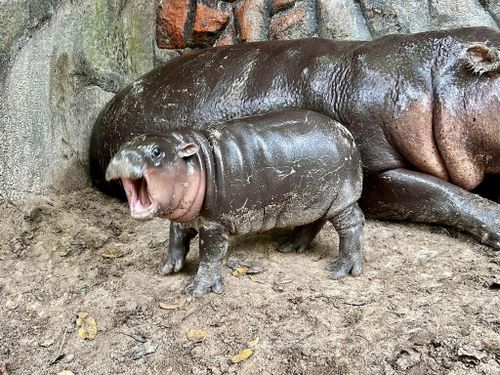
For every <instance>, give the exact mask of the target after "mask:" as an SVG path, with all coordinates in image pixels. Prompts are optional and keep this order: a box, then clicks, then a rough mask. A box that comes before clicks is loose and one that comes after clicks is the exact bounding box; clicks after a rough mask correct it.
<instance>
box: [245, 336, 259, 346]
mask: <svg viewBox="0 0 500 375" xmlns="http://www.w3.org/2000/svg"><path fill="white" fill-rule="evenodd" d="M259 342H260V338H259V337H256V338H255V340H252V341H250V342H247V345H248V346H249V347H251V348H253V347H255V346H257V344H258V343H259Z"/></svg>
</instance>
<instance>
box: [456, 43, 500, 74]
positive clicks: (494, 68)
mask: <svg viewBox="0 0 500 375" xmlns="http://www.w3.org/2000/svg"><path fill="white" fill-rule="evenodd" d="M463 57H464V60H465V65H466V66H467V67H468V68H469V69H470V70H472V71H473V72H474V73H476V74H479V75H483V74H484V73H489V72H497V73H500V51H499V50H498V49H497V48H495V47H492V46H491V45H490V43H489V42H486V43H479V42H478V43H472V44H470V45H469V46H467V47H466V48H465V50H464V56H463Z"/></svg>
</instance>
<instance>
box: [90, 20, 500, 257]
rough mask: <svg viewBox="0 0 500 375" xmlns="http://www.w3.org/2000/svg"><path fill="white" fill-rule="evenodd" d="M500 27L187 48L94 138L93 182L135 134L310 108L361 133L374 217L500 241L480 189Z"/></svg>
mask: <svg viewBox="0 0 500 375" xmlns="http://www.w3.org/2000/svg"><path fill="white" fill-rule="evenodd" d="M498 48H500V33H499V32H498V31H496V30H492V29H488V28H464V29H456V30H446V31H435V32H426V33H420V34H413V35H390V36H386V37H383V38H380V39H377V40H374V41H370V42H349V41H331V40H324V39H318V38H314V39H303V40H291V41H269V42H259V43H245V44H240V45H234V46H226V47H217V48H211V49H206V50H202V51H198V52H195V53H193V54H189V55H184V56H181V57H179V58H176V59H174V60H172V61H170V62H168V63H167V64H166V65H164V66H163V67H160V68H158V69H156V70H153V71H152V72H150V73H148V74H146V75H145V76H143V77H142V78H141V79H139V80H137V81H136V82H135V83H133V84H131V85H130V86H128V87H127V88H125V89H124V90H122V91H121V92H120V93H119V94H118V95H117V96H116V97H115V98H114V99H113V100H112V101H111V102H110V103H109V105H108V106H107V107H106V108H105V109H104V110H103V111H102V113H101V116H100V118H99V119H98V121H97V123H96V125H95V128H94V131H93V135H92V141H91V153H90V162H91V168H92V175H93V179H94V182H95V184H96V185H97V186H99V187H100V188H101V189H102V190H104V191H107V192H110V193H112V194H120V190H119V189H117V187H119V186H117V185H113V184H108V183H106V181H105V179H104V172H105V169H106V167H107V165H108V163H109V160H110V158H111V156H112V155H114V154H115V153H116V151H117V150H118V148H119V146H120V145H121V144H122V143H123V142H125V141H127V140H129V139H130V137H131V134H142V133H151V132H157V133H163V132H164V131H166V130H168V129H175V128H179V127H184V126H192V127H193V128H197V129H206V128H208V127H210V126H216V124H223V123H224V122H226V121H228V120H232V119H238V118H243V117H246V116H251V115H255V114H261V113H269V112H277V111H286V110H290V109H291V108H303V109H309V110H312V111H316V112H319V113H322V114H324V115H326V116H329V117H330V118H332V119H335V120H337V121H339V122H340V123H341V124H342V125H344V126H345V127H346V128H347V129H349V130H350V132H351V133H352V134H353V135H354V137H355V139H356V142H357V144H358V147H359V149H360V152H361V157H362V160H363V165H364V174H365V183H364V186H365V189H364V194H363V199H362V200H361V206H362V208H363V209H364V211H365V213H366V214H367V216H369V217H372V218H380V219H391V220H412V221H417V222H427V223H437V224H441V225H449V226H452V227H455V228H458V229H460V230H463V231H465V232H467V233H469V234H471V235H472V236H474V237H475V238H476V239H477V240H478V241H481V242H482V243H484V244H486V245H488V246H491V247H492V248H494V249H499V248H500V206H499V205H498V204H497V203H494V202H492V201H489V200H487V199H483V198H481V197H479V196H476V195H474V194H472V193H470V190H472V189H474V188H475V187H476V186H478V185H479V184H480V183H481V181H482V180H483V178H484V176H485V175H487V174H498V173H499V172H500V101H499V100H498V98H499V97H500V68H499V66H500V63H499V61H500V57H499V50H498Z"/></svg>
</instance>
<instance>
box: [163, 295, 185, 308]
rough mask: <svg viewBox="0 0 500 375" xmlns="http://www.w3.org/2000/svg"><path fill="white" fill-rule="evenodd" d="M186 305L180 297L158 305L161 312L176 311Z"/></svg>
mask: <svg viewBox="0 0 500 375" xmlns="http://www.w3.org/2000/svg"><path fill="white" fill-rule="evenodd" d="M185 303H186V300H185V299H184V298H182V297H181V296H178V297H174V298H170V299H169V300H167V301H166V302H161V303H160V309H163V310H176V309H178V308H180V307H182V306H184V304H185Z"/></svg>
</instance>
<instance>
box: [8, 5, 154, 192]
mask: <svg viewBox="0 0 500 375" xmlns="http://www.w3.org/2000/svg"><path fill="white" fill-rule="evenodd" d="M32 3H33V4H35V3H37V6H36V7H35V6H33V5H32ZM42 4H45V6H42ZM16 7H17V9H16V12H15V14H18V18H17V19H22V20H24V21H23V23H22V25H23V26H22V27H21V28H18V29H15V32H14V31H13V29H12V28H10V29H9V31H8V32H9V33H10V35H8V36H7V37H5V35H6V33H5V34H4V31H5V30H3V31H0V34H1V35H2V41H6V40H7V41H8V43H4V44H3V45H2V47H3V48H4V53H5V58H6V61H7V64H6V65H4V67H6V69H5V71H4V74H3V75H2V76H1V80H0V86H1V87H0V88H1V90H0V181H1V183H0V195H2V196H4V195H7V196H16V195H22V194H31V193H43V192H46V191H48V190H49V189H56V190H72V189H79V188H81V187H83V186H87V185H88V181H89V179H88V176H87V173H88V172H87V165H86V164H87V148H88V139H89V136H90V131H91V128H92V126H93V123H94V120H95V118H96V116H97V114H98V113H99V111H100V110H101V108H102V107H103V105H104V104H105V103H106V102H107V101H108V100H109V99H110V98H111V97H112V96H113V94H114V92H116V91H117V90H119V89H120V88H121V87H123V86H124V85H125V84H126V83H127V82H129V81H131V80H133V79H135V78H136V77H138V76H139V75H141V74H143V73H144V72H146V71H148V70H150V69H151V68H152V67H153V64H154V48H153V46H154V27H155V10H156V9H155V6H152V4H151V2H150V1H149V0H141V1H135V2H131V1H118V0H116V1H107V0H99V1H90V0H86V1H81V2H78V3H76V2H64V3H63V2H61V3H59V2H56V1H47V2H42V1H38V2H35V1H32V2H28V1H26V2H17V3H16ZM34 10H39V12H38V13H36V12H34ZM13 35H14V37H12V36H13ZM9 43H10V44H11V47H10V48H8V44H9Z"/></svg>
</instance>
